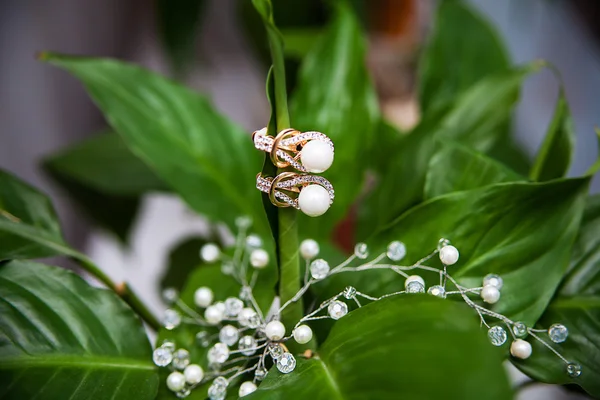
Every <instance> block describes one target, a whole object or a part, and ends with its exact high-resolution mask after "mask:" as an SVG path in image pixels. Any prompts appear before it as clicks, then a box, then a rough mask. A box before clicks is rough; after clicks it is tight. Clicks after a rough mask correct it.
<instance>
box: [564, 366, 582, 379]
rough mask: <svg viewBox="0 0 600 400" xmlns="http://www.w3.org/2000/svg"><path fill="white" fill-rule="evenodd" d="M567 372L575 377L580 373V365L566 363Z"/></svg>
mask: <svg viewBox="0 0 600 400" xmlns="http://www.w3.org/2000/svg"><path fill="white" fill-rule="evenodd" d="M567 374H569V376H570V377H571V378H577V377H578V376H579V375H581V365H579V364H577V363H569V364H567Z"/></svg>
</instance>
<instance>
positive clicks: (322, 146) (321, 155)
mask: <svg viewBox="0 0 600 400" xmlns="http://www.w3.org/2000/svg"><path fill="white" fill-rule="evenodd" d="M300 161H302V165H304V168H306V170H307V171H308V172H313V173H317V174H320V173H321V172H324V171H326V170H327V168H329V167H331V164H332V163H333V149H332V148H331V146H330V145H328V144H327V143H325V142H321V141H319V140H311V141H310V142H308V143H306V145H305V146H304V147H303V148H302V151H301V152H300Z"/></svg>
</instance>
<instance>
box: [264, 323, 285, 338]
mask: <svg viewBox="0 0 600 400" xmlns="http://www.w3.org/2000/svg"><path fill="white" fill-rule="evenodd" d="M265 335H267V337H268V338H269V339H270V340H281V339H283V337H284V336H285V326H284V325H283V324H282V323H281V322H279V321H271V322H269V323H268V324H267V326H265Z"/></svg>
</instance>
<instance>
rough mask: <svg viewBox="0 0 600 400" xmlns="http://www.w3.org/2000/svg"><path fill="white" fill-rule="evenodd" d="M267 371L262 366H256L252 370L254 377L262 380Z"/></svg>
mask: <svg viewBox="0 0 600 400" xmlns="http://www.w3.org/2000/svg"><path fill="white" fill-rule="evenodd" d="M267 372H268V371H267V370H266V369H265V368H264V367H258V368H256V371H254V378H256V380H257V381H262V380H263V379H265V377H266V376H267Z"/></svg>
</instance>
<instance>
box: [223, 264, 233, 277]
mask: <svg viewBox="0 0 600 400" xmlns="http://www.w3.org/2000/svg"><path fill="white" fill-rule="evenodd" d="M234 271H235V265H233V263H232V262H230V261H223V262H222V263H221V273H223V275H233V272H234Z"/></svg>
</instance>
